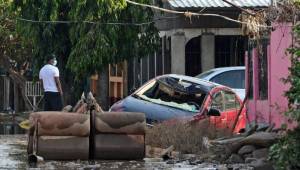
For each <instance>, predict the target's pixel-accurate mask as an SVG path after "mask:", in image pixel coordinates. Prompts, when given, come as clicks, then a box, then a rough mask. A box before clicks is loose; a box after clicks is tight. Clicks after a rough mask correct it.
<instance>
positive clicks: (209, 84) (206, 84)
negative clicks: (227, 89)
mask: <svg viewBox="0 0 300 170" xmlns="http://www.w3.org/2000/svg"><path fill="white" fill-rule="evenodd" d="M163 77H172V78H177V79H182V80H186V81H188V82H191V83H195V84H199V85H201V88H202V90H203V91H204V92H206V93H209V92H210V91H211V90H212V89H213V88H215V87H217V86H222V87H223V85H220V84H217V83H214V82H210V81H207V80H203V79H198V78H195V77H190V76H185V75H179V74H165V75H162V76H159V77H158V79H159V78H163Z"/></svg>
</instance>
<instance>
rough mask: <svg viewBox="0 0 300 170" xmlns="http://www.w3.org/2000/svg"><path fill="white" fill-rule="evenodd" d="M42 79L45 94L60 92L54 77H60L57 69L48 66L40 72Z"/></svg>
mask: <svg viewBox="0 0 300 170" xmlns="http://www.w3.org/2000/svg"><path fill="white" fill-rule="evenodd" d="M39 77H40V79H41V80H43V86H44V90H45V92H58V89H57V86H56V83H55V79H54V77H59V70H58V68H57V67H55V66H53V65H51V64H47V65H45V66H44V67H43V68H42V69H41V70H40V75H39Z"/></svg>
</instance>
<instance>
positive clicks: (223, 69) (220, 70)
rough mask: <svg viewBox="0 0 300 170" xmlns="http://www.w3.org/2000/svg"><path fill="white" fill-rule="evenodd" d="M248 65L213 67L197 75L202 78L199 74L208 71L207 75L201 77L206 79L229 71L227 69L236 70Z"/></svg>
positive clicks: (243, 68)
mask: <svg viewBox="0 0 300 170" xmlns="http://www.w3.org/2000/svg"><path fill="white" fill-rule="evenodd" d="M245 69H246V67H245V66H233V67H219V68H213V69H210V70H207V71H205V72H203V73H201V74H198V75H196V76H195V77H198V78H200V77H199V76H200V75H202V74H205V73H208V74H207V75H205V77H201V79H204V80H210V79H211V78H212V77H214V76H216V75H218V74H221V73H223V72H227V71H235V70H245Z"/></svg>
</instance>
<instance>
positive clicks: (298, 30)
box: [285, 24, 300, 122]
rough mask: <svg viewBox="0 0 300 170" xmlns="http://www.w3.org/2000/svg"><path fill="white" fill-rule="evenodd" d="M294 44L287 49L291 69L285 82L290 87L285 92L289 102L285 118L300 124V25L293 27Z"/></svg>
mask: <svg viewBox="0 0 300 170" xmlns="http://www.w3.org/2000/svg"><path fill="white" fill-rule="evenodd" d="M294 36H295V37H296V38H295V42H294V46H293V47H292V48H290V49H288V52H289V53H290V54H292V55H291V67H290V68H289V71H290V75H289V76H288V77H287V79H286V80H285V82H286V83H289V84H290V85H291V87H290V89H289V90H288V91H287V92H286V96H287V97H288V100H289V111H288V112H286V114H287V116H289V117H290V118H292V119H293V120H295V121H297V122H300V107H299V106H300V103H299V102H300V45H299V43H300V24H298V25H296V26H295V27H294Z"/></svg>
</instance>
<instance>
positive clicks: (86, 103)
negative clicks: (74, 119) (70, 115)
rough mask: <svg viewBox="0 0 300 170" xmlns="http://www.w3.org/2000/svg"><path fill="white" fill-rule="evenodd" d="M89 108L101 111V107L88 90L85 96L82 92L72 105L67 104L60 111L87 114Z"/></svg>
mask: <svg viewBox="0 0 300 170" xmlns="http://www.w3.org/2000/svg"><path fill="white" fill-rule="evenodd" d="M90 110H95V111H96V112H101V113H103V110H102V108H101V107H100V105H99V104H98V103H97V101H96V99H95V98H94V96H93V94H92V93H91V92H89V94H88V95H87V97H85V95H84V93H82V95H81V98H80V100H79V101H78V102H77V103H76V105H75V106H74V107H73V106H71V105H67V106H65V107H64V108H63V110H62V111H63V112H75V113H82V114H89V111H90Z"/></svg>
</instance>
